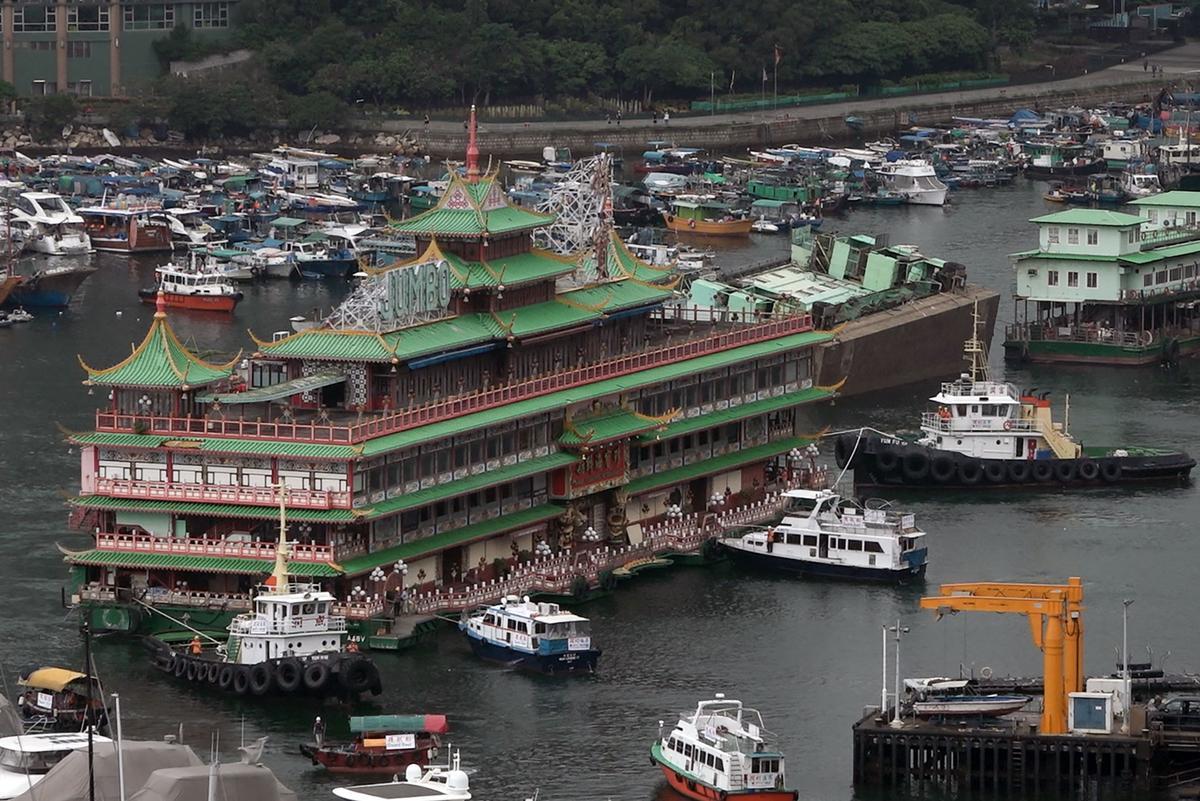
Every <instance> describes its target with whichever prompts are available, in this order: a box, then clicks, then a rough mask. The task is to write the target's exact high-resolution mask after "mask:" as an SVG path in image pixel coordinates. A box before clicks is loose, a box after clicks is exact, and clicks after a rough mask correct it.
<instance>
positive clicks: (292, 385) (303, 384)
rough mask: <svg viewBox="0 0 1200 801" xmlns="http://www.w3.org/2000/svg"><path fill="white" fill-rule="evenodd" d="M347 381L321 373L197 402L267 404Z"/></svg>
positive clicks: (212, 394)
mask: <svg viewBox="0 0 1200 801" xmlns="http://www.w3.org/2000/svg"><path fill="white" fill-rule="evenodd" d="M345 380H346V375H345V374H344V373H340V374H339V373H319V374H317V375H306V376H301V377H299V378H293V379H292V380H291V381H283V382H281V383H279V384H272V385H270V386H267V387H256V388H254V389H248V390H246V391H245V392H220V393H209V394H205V395H200V396H199V397H197V398H196V400H197V401H199V402H200V403H212V402H213V401H214V400H217V401H220V402H221V403H222V404H223V405H225V406H231V405H239V404H246V403H267V402H269V401H276V400H283V399H284V398H290V397H292V396H293V395H299V394H300V393H302V392H311V391H313V390H314V389H321V388H322V387H328V386H332V385H334V384H341V383H342V382H343V381H345Z"/></svg>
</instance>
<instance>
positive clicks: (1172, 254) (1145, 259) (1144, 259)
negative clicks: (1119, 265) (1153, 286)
mask: <svg viewBox="0 0 1200 801" xmlns="http://www.w3.org/2000/svg"><path fill="white" fill-rule="evenodd" d="M1197 194H1200V192H1198V193H1197ZM1197 253H1200V242H1183V243H1182V244H1179V245H1167V246H1166V247H1161V248H1153V249H1151V250H1142V251H1139V252H1137V253H1126V254H1125V255H1124V256H1121V257H1120V260H1121V261H1122V262H1127V263H1129V264H1153V263H1154V262H1156V261H1162V260H1164V259H1181V258H1184V257H1187V256H1195V255H1196V254H1197Z"/></svg>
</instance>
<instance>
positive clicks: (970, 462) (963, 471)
mask: <svg viewBox="0 0 1200 801" xmlns="http://www.w3.org/2000/svg"><path fill="white" fill-rule="evenodd" d="M982 479H983V466H982V465H980V464H979V462H977V461H975V460H974V459H964V460H963V462H962V463H961V464H959V466H958V480H959V481H961V482H962V483H964V484H968V485H969V484H978V483H979V482H980V481H981V480H982Z"/></svg>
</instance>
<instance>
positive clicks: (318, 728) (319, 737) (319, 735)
mask: <svg viewBox="0 0 1200 801" xmlns="http://www.w3.org/2000/svg"><path fill="white" fill-rule="evenodd" d="M313 741H314V742H315V743H316V744H317V748H320V747H321V746H322V745H323V744H324V743H325V721H323V720H321V716H320V715H317V719H316V720H314V721H313Z"/></svg>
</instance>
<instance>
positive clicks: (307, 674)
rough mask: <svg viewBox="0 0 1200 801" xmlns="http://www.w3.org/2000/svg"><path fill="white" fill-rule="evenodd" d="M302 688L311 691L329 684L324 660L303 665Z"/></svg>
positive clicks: (322, 689)
mask: <svg viewBox="0 0 1200 801" xmlns="http://www.w3.org/2000/svg"><path fill="white" fill-rule="evenodd" d="M302 680H303V681H304V689H306V690H308V691H309V692H312V693H319V692H322V691H324V690H325V686H326V685H327V684H329V665H327V664H325V663H324V662H312V663H310V664H308V665H305V667H304V676H303V678H302Z"/></svg>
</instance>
